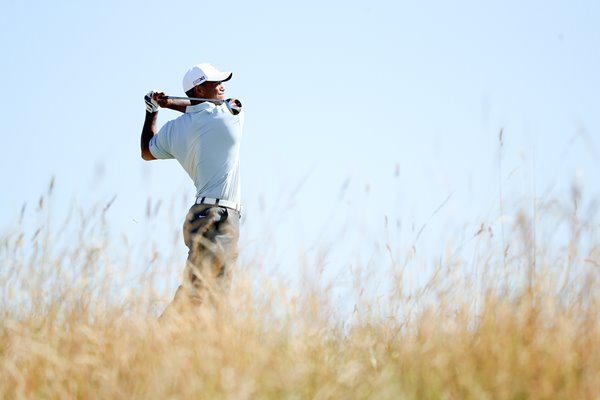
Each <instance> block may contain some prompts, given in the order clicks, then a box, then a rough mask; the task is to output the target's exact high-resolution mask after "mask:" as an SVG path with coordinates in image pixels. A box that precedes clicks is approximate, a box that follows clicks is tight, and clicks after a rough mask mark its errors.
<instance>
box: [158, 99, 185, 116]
mask: <svg viewBox="0 0 600 400" xmlns="http://www.w3.org/2000/svg"><path fill="white" fill-rule="evenodd" d="M158 104H160V106H161V107H162V108H170V109H171V110H175V111H179V112H182V113H184V112H185V110H186V108H187V107H188V106H189V105H190V104H191V102H190V101H189V100H179V99H161V98H159V99H158Z"/></svg>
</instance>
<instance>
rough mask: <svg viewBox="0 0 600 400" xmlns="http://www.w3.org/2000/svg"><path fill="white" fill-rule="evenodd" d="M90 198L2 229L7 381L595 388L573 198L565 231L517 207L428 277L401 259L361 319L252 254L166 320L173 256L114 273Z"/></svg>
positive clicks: (260, 389)
mask: <svg viewBox="0 0 600 400" xmlns="http://www.w3.org/2000/svg"><path fill="white" fill-rule="evenodd" d="M40 203H41V202H40ZM40 208H42V205H41V204H40ZM566 208H567V209H568V206H567V207H566ZM90 213H91V216H90V215H88V216H84V217H82V218H81V221H83V222H81V221H79V222H70V223H72V224H75V223H77V224H81V229H79V228H77V229H75V231H76V232H79V234H77V235H73V237H74V239H73V238H71V239H69V240H66V241H64V240H63V241H61V240H59V239H58V238H60V230H61V229H63V228H60V227H59V228H56V229H55V230H54V231H50V232H48V229H45V228H44V225H43V221H44V220H43V218H42V219H41V222H40V227H41V229H40V230H39V231H35V232H29V231H26V230H25V229H24V228H23V229H22V228H19V227H17V228H15V229H13V230H10V231H8V232H5V233H4V234H3V236H2V237H1V239H2V242H1V249H0V263H1V271H0V283H1V285H2V286H1V292H0V294H1V295H2V308H1V309H0V310H1V311H0V398H3V399H600V290H599V289H600V288H599V281H598V278H599V277H600V243H599V242H597V239H598V237H597V233H598V232H597V231H598V226H597V224H596V225H594V223H593V222H591V221H589V220H586V218H583V217H580V216H579V214H578V212H577V210H575V209H573V210H571V211H570V212H565V213H564V214H560V215H559V217H558V218H557V219H558V222H557V226H558V225H560V226H562V227H565V226H566V227H567V228H568V231H569V235H568V237H566V238H565V240H564V241H563V242H562V243H559V244H555V243H553V244H552V245H549V244H548V243H540V242H541V241H542V240H541V239H539V238H538V239H536V240H532V238H535V236H534V235H533V234H532V232H533V231H535V229H536V222H535V221H532V220H531V219H530V218H528V217H527V216H526V215H525V214H522V213H521V214H519V213H516V214H515V219H514V221H515V222H514V224H513V225H512V226H511V227H510V228H507V230H506V233H505V236H506V237H505V238H504V239H503V241H502V242H503V243H502V247H501V248H498V247H497V246H494V245H492V244H490V243H491V242H492V241H491V240H490V239H489V232H488V231H487V230H486V229H481V230H480V232H478V233H477V235H479V237H480V240H481V246H480V251H479V252H478V256H477V257H476V258H475V260H474V261H472V264H471V265H469V262H466V261H464V260H461V259H460V258H459V257H458V256H456V255H452V253H451V252H450V253H448V252H446V253H445V255H444V256H443V257H441V261H440V262H439V263H438V265H435V266H434V267H433V268H432V271H433V273H432V274H431V277H430V280H429V282H428V283H427V284H426V285H424V286H423V287H421V288H420V289H419V290H409V289H408V288H406V287H405V285H404V284H403V278H402V277H403V271H404V270H405V268H408V267H407V266H406V265H404V264H403V263H402V262H396V264H395V265H393V266H392V267H393V268H392V269H391V270H392V271H395V272H394V273H390V276H375V277H371V278H370V279H380V280H386V281H388V282H391V285H390V288H391V289H390V290H389V291H387V292H386V294H385V296H384V297H379V298H377V300H376V301H375V300H373V299H369V298H367V297H361V296H357V297H356V298H355V301H356V304H353V305H351V306H353V307H354V311H353V312H352V318H350V319H344V318H340V317H339V316H338V313H337V310H336V308H335V307H336V306H335V305H334V304H335V303H334V302H332V301H331V298H330V296H331V293H330V289H328V288H327V287H326V288H323V287H322V286H319V285H313V286H315V287H311V286H310V285H306V286H305V287H303V288H302V290H300V291H298V290H292V289H291V288H288V287H286V285H285V284H282V283H281V284H280V283H277V281H276V280H269V281H268V282H266V281H265V282H260V281H259V282H258V283H257V282H256V281H252V279H250V276H251V275H252V274H251V273H247V270H248V269H249V268H250V266H245V265H240V266H239V271H240V272H239V274H238V275H237V278H236V279H235V280H234V286H233V288H232V292H233V293H235V296H231V298H230V299H229V301H227V302H225V301H224V302H223V304H222V305H221V306H220V307H218V309H212V308H210V309H209V308H205V309H202V310H199V311H198V313H196V314H195V315H194V316H193V317H188V318H182V319H179V320H175V321H172V322H170V323H163V324H159V323H158V321H157V314H158V313H159V312H160V310H158V312H157V309H156V307H155V304H156V303H155V300H156V296H157V294H156V293H157V290H156V288H155V282H156V281H157V279H158V280H160V274H161V273H164V266H159V267H151V268H149V269H146V270H143V272H141V273H140V274H141V276H139V274H138V276H137V277H136V276H135V275H134V278H133V279H129V280H125V281H123V280H121V281H118V280H114V276H115V275H114V272H115V271H114V270H113V269H114V268H115V266H114V265H111V263H112V261H111V260H112V258H111V257H110V252H111V249H112V247H111V246H112V242H111V241H110V240H109V239H108V238H106V237H105V236H104V235H106V234H105V233H103V231H102V229H97V228H94V226H98V225H101V223H100V222H101V221H102V213H103V211H102V209H96V210H95V211H94V210H93V211H91V212H90ZM538 217H539V216H538ZM86 219H90V220H92V221H91V222H90V223H86V222H85V221H86ZM482 228H484V227H483V226H482ZM474 233H476V232H474ZM53 238H54V239H53ZM496 239H498V234H496V237H495V239H494V240H496ZM59 243H63V244H62V245H59ZM65 243H66V244H65ZM57 246H58V248H57ZM390 246H392V247H393V246H394V244H393V243H391V244H390ZM400 250H402V249H400ZM440 253H441V252H440ZM165 264H168V268H170V269H171V271H173V270H175V271H176V272H177V273H179V272H180V271H181V270H182V268H183V265H180V264H181V263H180V260H179V261H178V262H177V263H173V262H172V261H169V260H166V261H165ZM257 264H258V267H257V268H259V269H260V261H259V262H257ZM311 267H315V268H316V267H317V266H307V268H311ZM252 268H254V267H252ZM244 271H246V272H244ZM474 271H477V273H475V272H474ZM363 272H364V271H363ZM116 281H118V282H120V283H115V282H116ZM257 288H258V289H257ZM123 293H127V295H123ZM169 293H170V292H169ZM169 293H167V295H168V294H169ZM171 294H172V293H171ZM351 308H352V307H351Z"/></svg>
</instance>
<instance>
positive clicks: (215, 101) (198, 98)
mask: <svg viewBox="0 0 600 400" xmlns="http://www.w3.org/2000/svg"><path fill="white" fill-rule="evenodd" d="M161 99H165V100H168V99H173V100H193V101H210V102H213V103H218V104H222V103H224V102H225V100H220V99H202V98H200V97H177V96H162V97H161Z"/></svg>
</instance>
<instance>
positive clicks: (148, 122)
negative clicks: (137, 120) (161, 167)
mask: <svg viewBox="0 0 600 400" xmlns="http://www.w3.org/2000/svg"><path fill="white" fill-rule="evenodd" d="M157 116H158V113H157V112H155V113H150V112H147V111H146V119H145V120H144V126H143V127H142V136H141V138H140V145H141V149H142V158H143V159H144V160H155V159H156V157H154V156H153V155H152V153H151V152H150V140H151V139H152V138H153V137H154V135H155V134H156V119H157Z"/></svg>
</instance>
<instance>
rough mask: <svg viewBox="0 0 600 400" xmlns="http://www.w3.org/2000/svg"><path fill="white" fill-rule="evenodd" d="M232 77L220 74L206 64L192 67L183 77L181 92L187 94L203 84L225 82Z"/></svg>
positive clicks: (228, 74)
mask: <svg viewBox="0 0 600 400" xmlns="http://www.w3.org/2000/svg"><path fill="white" fill-rule="evenodd" d="M232 75H233V73H231V72H221V71H219V70H218V69H216V68H215V67H213V66H212V65H210V64H208V63H202V64H198V65H194V66H193V67H192V68H190V69H189V70H188V71H187V72H186V73H185V75H184V76H183V91H184V92H187V91H188V90H190V89H192V88H193V87H194V86H198V85H200V84H202V83H204V82H225V81H228V80H230V79H231V77H232Z"/></svg>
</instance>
